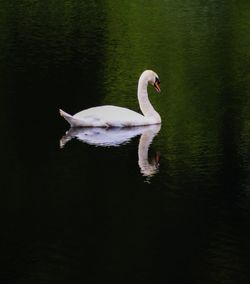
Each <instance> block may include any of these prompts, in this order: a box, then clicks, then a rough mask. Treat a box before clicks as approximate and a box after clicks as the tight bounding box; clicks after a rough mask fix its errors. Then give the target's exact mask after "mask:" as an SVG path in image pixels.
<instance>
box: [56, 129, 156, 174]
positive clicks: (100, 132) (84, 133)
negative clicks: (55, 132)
mask: <svg viewBox="0 0 250 284" xmlns="http://www.w3.org/2000/svg"><path fill="white" fill-rule="evenodd" d="M160 129H161V125H160V124H156V125H148V126H137V127H131V128H70V130H69V131H67V132H66V135H65V136H63V137H62V139H61V140H60V147H61V148H63V147H64V146H65V144H66V143H67V142H68V141H70V140H71V139H73V138H76V139H78V140H80V141H82V142H85V143H87V144H90V145H95V146H102V147H108V146H120V145H122V144H124V143H127V142H129V141H130V140H131V139H132V138H133V137H135V136H138V135H141V137H140V142H139V146H138V164H139V167H140V169H141V173H142V174H143V175H144V176H148V177H151V176H153V175H154V174H156V173H157V171H158V167H159V163H158V161H159V159H158V157H159V156H158V155H157V156H156V157H155V158H154V159H152V161H151V162H149V161H148V150H149V146H150V144H151V143H152V141H153V139H154V137H155V136H156V135H157V133H158V132H159V131H160Z"/></svg>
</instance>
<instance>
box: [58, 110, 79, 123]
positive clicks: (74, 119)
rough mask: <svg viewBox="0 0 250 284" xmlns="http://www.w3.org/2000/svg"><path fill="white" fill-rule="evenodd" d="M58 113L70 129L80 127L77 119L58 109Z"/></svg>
mask: <svg viewBox="0 0 250 284" xmlns="http://www.w3.org/2000/svg"><path fill="white" fill-rule="evenodd" d="M59 113H60V115H61V116H62V117H63V118H64V119H65V120H66V121H67V122H68V123H69V124H70V126H71V127H79V126H82V125H81V123H80V121H79V120H78V119H76V118H74V117H73V116H72V115H70V114H68V113H67V112H65V111H63V110H61V109H59Z"/></svg>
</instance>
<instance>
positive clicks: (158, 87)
mask: <svg viewBox="0 0 250 284" xmlns="http://www.w3.org/2000/svg"><path fill="white" fill-rule="evenodd" d="M154 88H155V90H156V92H158V93H160V91H161V88H160V83H159V82H155V83H154Z"/></svg>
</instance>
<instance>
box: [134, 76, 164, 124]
mask: <svg viewBox="0 0 250 284" xmlns="http://www.w3.org/2000/svg"><path fill="white" fill-rule="evenodd" d="M137 96H138V101H139V105H140V109H141V111H142V113H143V115H144V116H145V117H153V118H155V120H156V122H157V123H160V122H161V117H160V115H159V113H158V112H157V111H156V110H155V109H154V107H153V106H152V104H151V103H150V101H149V98H148V80H147V79H146V78H144V77H143V76H141V77H140V79H139V82H138V91H137Z"/></svg>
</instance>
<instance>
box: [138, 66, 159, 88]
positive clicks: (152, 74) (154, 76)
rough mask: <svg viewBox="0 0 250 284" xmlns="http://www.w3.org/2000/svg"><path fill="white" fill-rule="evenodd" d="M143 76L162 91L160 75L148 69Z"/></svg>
mask: <svg viewBox="0 0 250 284" xmlns="http://www.w3.org/2000/svg"><path fill="white" fill-rule="evenodd" d="M141 78H143V79H144V80H145V81H146V82H147V83H150V84H151V85H152V86H154V88H155V90H156V91H157V92H158V93H160V91H161V88H160V79H159V76H158V75H157V74H156V73H155V72H154V71H152V70H146V71H144V72H143V73H142V74H141Z"/></svg>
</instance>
